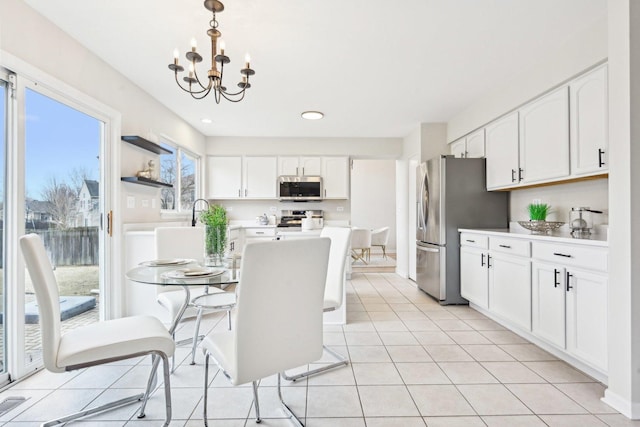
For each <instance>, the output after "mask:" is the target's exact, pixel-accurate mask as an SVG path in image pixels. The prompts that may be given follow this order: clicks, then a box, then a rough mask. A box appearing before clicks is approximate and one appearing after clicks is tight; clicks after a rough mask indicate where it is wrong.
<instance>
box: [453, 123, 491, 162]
mask: <svg viewBox="0 0 640 427" xmlns="http://www.w3.org/2000/svg"><path fill="white" fill-rule="evenodd" d="M484 143H485V141H484V129H479V130H477V131H475V132H473V133H471V134H469V135H467V136H466V137H464V138H460V139H459V140H457V141H454V142H452V143H451V145H450V148H451V154H452V155H453V156H454V157H470V158H481V157H484V153H485V147H484Z"/></svg>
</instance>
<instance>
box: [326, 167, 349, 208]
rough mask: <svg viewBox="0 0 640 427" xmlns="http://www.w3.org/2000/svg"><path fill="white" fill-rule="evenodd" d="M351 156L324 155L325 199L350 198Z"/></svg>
mask: <svg viewBox="0 0 640 427" xmlns="http://www.w3.org/2000/svg"><path fill="white" fill-rule="evenodd" d="M349 166H350V162H349V157H323V158H322V180H323V185H324V198H325V199H348V198H349V176H350V173H349V172H350V169H349Z"/></svg>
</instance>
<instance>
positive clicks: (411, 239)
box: [407, 156, 418, 281]
mask: <svg viewBox="0 0 640 427" xmlns="http://www.w3.org/2000/svg"><path fill="white" fill-rule="evenodd" d="M417 170H418V159H417V156H412V157H411V158H410V159H409V226H408V227H407V235H408V239H407V242H408V245H409V251H408V254H409V255H408V256H409V271H408V275H409V279H411V280H413V281H415V280H416V256H417V249H416V224H417V223H418V199H417V198H416V184H417V180H416V176H417Z"/></svg>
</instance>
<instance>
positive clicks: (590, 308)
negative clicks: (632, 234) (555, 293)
mask: <svg viewBox="0 0 640 427" xmlns="http://www.w3.org/2000/svg"><path fill="white" fill-rule="evenodd" d="M565 274H566V277H565V281H566V294H567V295H566V298H567V301H566V304H567V306H566V307H567V308H566V310H567V351H568V352H569V353H571V354H573V355H574V356H576V357H578V358H580V359H582V360H584V361H585V362H587V363H589V364H591V365H593V366H595V367H597V368H600V369H603V370H607V367H608V365H607V288H608V283H607V282H608V280H607V276H606V275H603V274H596V273H591V272H588V271H585V270H581V269H576V268H567V270H566V273H565Z"/></svg>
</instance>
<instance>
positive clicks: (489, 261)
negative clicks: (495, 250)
mask: <svg viewBox="0 0 640 427" xmlns="http://www.w3.org/2000/svg"><path fill="white" fill-rule="evenodd" d="M487 268H491V255H489V254H487Z"/></svg>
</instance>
